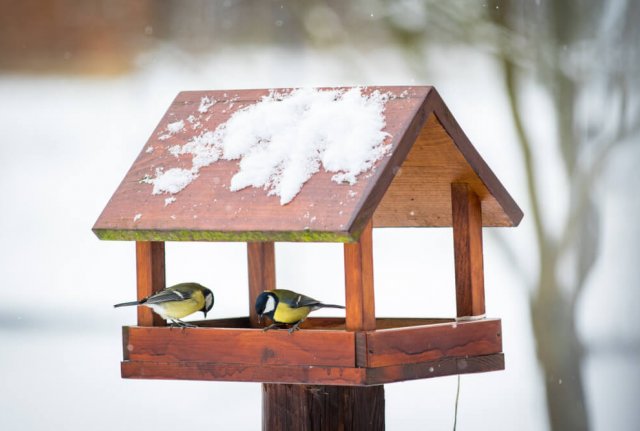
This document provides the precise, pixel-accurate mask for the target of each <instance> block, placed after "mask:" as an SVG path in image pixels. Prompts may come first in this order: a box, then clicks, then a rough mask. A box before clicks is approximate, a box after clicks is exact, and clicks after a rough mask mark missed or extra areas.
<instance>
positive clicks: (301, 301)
mask: <svg viewBox="0 0 640 431" xmlns="http://www.w3.org/2000/svg"><path fill="white" fill-rule="evenodd" d="M318 308H343V309H344V307H343V306H342V305H333V304H323V303H322V302H320V301H318V300H317V299H313V298H310V297H308V296H306V295H302V294H300V293H296V292H293V291H291V290H285V289H275V290H265V291H264V292H262V293H261V294H260V295H258V297H257V298H256V313H257V314H258V318H260V319H262V317H263V316H267V317H268V318H270V319H271V320H272V321H273V324H271V325H269V326H267V327H266V328H264V331H268V330H269V329H272V328H275V327H277V326H280V325H282V324H287V325H293V326H292V327H291V328H290V329H289V333H290V334H291V333H292V332H293V331H295V330H297V329H300V324H301V323H302V322H304V319H306V318H307V316H308V315H309V313H311V312H312V311H314V310H317V309H318Z"/></svg>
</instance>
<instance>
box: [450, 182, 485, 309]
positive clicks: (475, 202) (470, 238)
mask: <svg viewBox="0 0 640 431" xmlns="http://www.w3.org/2000/svg"><path fill="white" fill-rule="evenodd" d="M451 201H452V204H451V208H452V218H453V251H454V256H455V273H456V309H457V314H458V317H473V316H483V315H484V314H485V306H484V269H483V258H482V217H483V215H482V209H481V208H480V201H479V199H478V196H477V195H476V194H475V192H474V191H473V190H472V189H471V187H470V186H469V185H468V184H466V183H453V184H451Z"/></svg>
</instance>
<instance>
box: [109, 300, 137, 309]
mask: <svg viewBox="0 0 640 431" xmlns="http://www.w3.org/2000/svg"><path fill="white" fill-rule="evenodd" d="M131 305H140V301H131V302H123V303H121V304H116V305H114V306H113V307H114V308H118V307H129V306H131Z"/></svg>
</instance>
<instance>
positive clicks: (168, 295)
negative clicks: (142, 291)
mask: <svg viewBox="0 0 640 431" xmlns="http://www.w3.org/2000/svg"><path fill="white" fill-rule="evenodd" d="M189 298H191V292H189V291H187V290H183V289H180V290H176V289H165V290H161V291H160V292H158V293H156V294H153V295H151V296H150V297H149V298H147V300H146V301H145V303H146V304H161V303H163V302H170V301H183V300H185V299H189Z"/></svg>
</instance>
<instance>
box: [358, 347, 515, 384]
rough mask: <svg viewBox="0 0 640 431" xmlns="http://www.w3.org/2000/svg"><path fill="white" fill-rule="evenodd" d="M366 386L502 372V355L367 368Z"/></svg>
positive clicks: (443, 359) (442, 359)
mask: <svg viewBox="0 0 640 431" xmlns="http://www.w3.org/2000/svg"><path fill="white" fill-rule="evenodd" d="M366 370H367V375H366V384H367V385H381V384H386V383H394V382H404V381H407V380H416V379H428V378H432V377H442V376H451V375H456V374H471V373H486V372H489V371H500V370H504V355H503V354H502V353H495V354H492V355H486V356H471V357H469V358H441V359H437V360H435V361H428V362H421V363H417V364H403V365H392V366H388V367H380V368H367V369H366Z"/></svg>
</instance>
